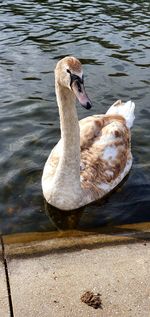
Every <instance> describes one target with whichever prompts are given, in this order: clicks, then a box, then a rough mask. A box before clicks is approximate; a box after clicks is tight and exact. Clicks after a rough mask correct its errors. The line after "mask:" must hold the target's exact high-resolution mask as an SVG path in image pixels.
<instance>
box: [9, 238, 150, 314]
mask: <svg viewBox="0 0 150 317" xmlns="http://www.w3.org/2000/svg"><path fill="white" fill-rule="evenodd" d="M149 263H150V244H148V243H144V242H141V243H137V244H129V245H118V246H109V247H108V246H107V247H104V248H98V249H92V250H88V249H82V250H80V251H79V250H78V251H74V252H63V253H50V254H49V255H43V256H41V257H38V256H36V257H31V258H30V257H27V258H18V257H17V258H10V259H8V268H9V276H10V284H11V292H12V301H13V309H14V316H15V317H26V316H27V317H41V316H42V317H97V316H99V317H114V316H119V317H132V316H133V317H143V316H144V317H149V316H150V265H149ZM88 290H89V291H94V292H95V293H100V294H101V299H102V304H103V309H97V310H95V309H94V308H92V307H89V306H87V305H86V304H84V303H82V302H81V300H80V297H81V295H82V294H83V292H84V291H88ZM3 316H4V315H3Z"/></svg>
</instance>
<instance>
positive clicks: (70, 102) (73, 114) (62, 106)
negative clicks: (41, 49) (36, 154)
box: [53, 83, 82, 208]
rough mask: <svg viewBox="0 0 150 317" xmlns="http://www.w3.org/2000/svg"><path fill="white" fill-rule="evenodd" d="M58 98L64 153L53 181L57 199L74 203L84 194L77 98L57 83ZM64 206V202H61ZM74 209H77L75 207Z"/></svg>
mask: <svg viewBox="0 0 150 317" xmlns="http://www.w3.org/2000/svg"><path fill="white" fill-rule="evenodd" d="M56 96H57V103H58V107H59V115H60V127H61V140H62V152H61V154H60V160H59V164H58V167H57V169H56V172H55V176H54V179H53V192H55V197H56V195H57V199H58V200H59V199H61V198H60V197H59V195H60V196H61V197H63V199H64V202H66V200H68V199H69V200H70V203H72V204H73V203H74V204H75V201H76V198H78V199H79V197H80V194H81V193H82V190H81V186H80V131H79V123H78V117H77V111H76V106H75V96H74V94H73V93H72V91H70V90H69V89H67V88H64V87H61V86H60V85H59V84H58V83H56ZM61 204H62V202H61ZM74 208H76V207H75V206H74Z"/></svg>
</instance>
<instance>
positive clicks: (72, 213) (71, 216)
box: [44, 199, 85, 230]
mask: <svg viewBox="0 0 150 317" xmlns="http://www.w3.org/2000/svg"><path fill="white" fill-rule="evenodd" d="M44 209H45V213H46V214H47V216H48V218H49V220H50V221H51V222H52V223H53V224H54V226H55V227H56V229H57V230H68V229H75V228H77V227H78V224H79V222H80V219H81V216H82V214H83V211H84V209H85V207H81V208H78V209H75V210H69V211H68V210H67V211H65V210H61V209H58V208H56V207H54V206H52V205H50V204H48V203H47V202H46V200H45V199H44Z"/></svg>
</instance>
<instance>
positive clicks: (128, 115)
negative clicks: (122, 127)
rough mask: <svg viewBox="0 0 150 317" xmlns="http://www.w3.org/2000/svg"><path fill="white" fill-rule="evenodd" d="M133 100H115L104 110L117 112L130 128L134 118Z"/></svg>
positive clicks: (109, 112) (111, 112)
mask: <svg viewBox="0 0 150 317" xmlns="http://www.w3.org/2000/svg"><path fill="white" fill-rule="evenodd" d="M134 108H135V104H134V102H132V101H131V100H130V101H127V102H125V103H123V102H122V101H121V100H117V101H116V102H115V103H114V104H113V105H112V106H111V107H110V108H109V109H108V111H107V112H106V114H109V115H111V114H118V115H120V116H122V117H124V119H125V120H126V125H127V127H128V128H131V127H132V125H133V121H134V119H135V116H134Z"/></svg>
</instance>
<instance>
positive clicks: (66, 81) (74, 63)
mask: <svg viewBox="0 0 150 317" xmlns="http://www.w3.org/2000/svg"><path fill="white" fill-rule="evenodd" d="M55 79H56V82H57V83H58V84H59V85H61V86H62V87H64V88H68V89H69V90H71V91H72V92H73V93H74V94H75V96H76V97H77V99H78V100H79V102H80V104H81V105H82V106H83V107H84V108H86V109H90V108H91V107H92V103H91V101H90V99H89V98H88V96H87V94H86V92H85V88H84V78H83V71H82V65H81V63H80V61H79V60H78V59H77V58H75V57H73V56H68V57H65V58H63V59H61V60H60V61H59V62H58V63H57V65H56V68H55Z"/></svg>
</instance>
